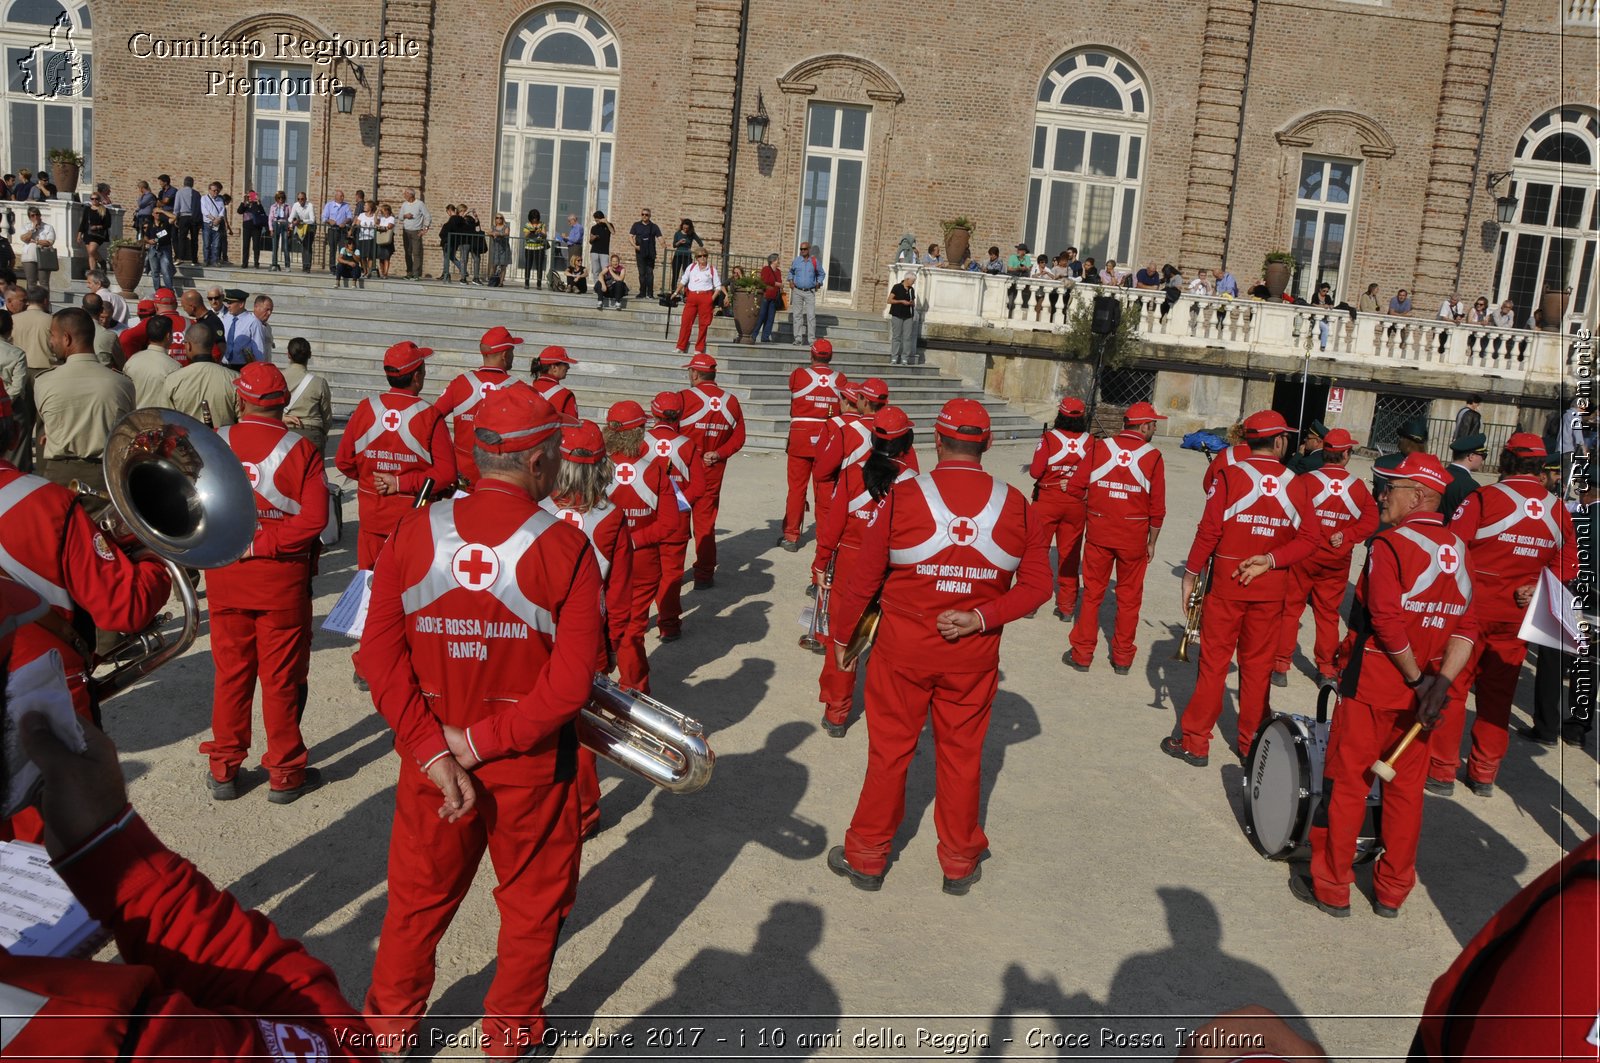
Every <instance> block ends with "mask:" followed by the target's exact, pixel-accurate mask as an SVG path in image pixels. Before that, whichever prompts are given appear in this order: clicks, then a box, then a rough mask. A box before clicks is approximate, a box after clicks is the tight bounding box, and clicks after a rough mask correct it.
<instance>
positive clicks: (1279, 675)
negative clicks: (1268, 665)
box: [1272, 672, 1289, 687]
mask: <svg viewBox="0 0 1600 1063" xmlns="http://www.w3.org/2000/svg"><path fill="white" fill-rule="evenodd" d="M1272 685H1273V686H1275V687H1286V686H1288V685H1289V673H1288V672H1273V673H1272Z"/></svg>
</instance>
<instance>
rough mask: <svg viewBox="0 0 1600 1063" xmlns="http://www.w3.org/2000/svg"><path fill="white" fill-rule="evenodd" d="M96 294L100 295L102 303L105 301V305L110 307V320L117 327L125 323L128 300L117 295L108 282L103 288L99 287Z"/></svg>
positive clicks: (126, 321) (126, 320)
mask: <svg viewBox="0 0 1600 1063" xmlns="http://www.w3.org/2000/svg"><path fill="white" fill-rule="evenodd" d="M96 294H98V295H99V296H100V301H101V302H102V303H105V304H106V305H107V306H109V307H111V320H112V321H114V322H116V324H117V326H118V327H119V328H121V327H122V326H125V325H127V323H128V301H127V300H126V299H124V298H123V297H122V296H120V295H118V294H117V293H116V292H114V291H112V290H111V286H110V285H109V284H108V285H106V286H105V287H104V288H101V289H100V291H99V292H97V293H96Z"/></svg>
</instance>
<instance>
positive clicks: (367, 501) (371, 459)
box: [334, 390, 456, 569]
mask: <svg viewBox="0 0 1600 1063" xmlns="http://www.w3.org/2000/svg"><path fill="white" fill-rule="evenodd" d="M334 465H335V466H337V467H338V469H339V471H340V472H342V473H344V474H345V475H346V476H348V477H350V478H351V479H352V480H354V481H356V500H357V501H358V503H359V505H358V507H357V510H356V512H357V513H358V514H359V515H360V518H361V535H360V538H359V539H358V540H357V543H356V567H358V568H361V569H370V568H372V563H373V562H374V561H376V560H377V559H378V551H379V550H382V549H383V542H384V540H385V539H387V538H388V537H389V534H390V533H391V532H393V531H394V530H395V528H396V527H397V526H398V525H399V523H400V518H401V517H403V516H405V515H406V514H407V513H409V512H410V511H411V509H412V507H413V506H414V505H415V504H416V495H417V492H418V491H420V490H422V485H423V484H424V483H425V482H426V481H428V480H432V481H433V486H434V488H435V490H439V491H443V490H444V489H445V488H447V487H449V486H450V485H451V484H453V483H455V482H456V456H455V448H454V447H452V446H451V444H450V433H449V431H448V430H446V428H445V425H444V418H443V417H442V416H440V414H439V411H438V410H436V409H434V407H433V405H432V404H431V403H429V402H428V401H427V400H426V399H422V398H419V397H418V396H416V395H413V394H411V393H410V392H409V391H399V390H390V391H386V392H384V393H383V394H382V395H379V396H378V397H376V398H371V399H364V400H362V402H361V404H360V405H358V406H357V407H356V408H355V412H354V413H352V414H351V415H350V421H349V423H348V424H346V425H345V428H344V435H343V436H342V437H341V438H340V440H339V453H338V455H337V456H336V457H335V458H334ZM380 472H384V473H394V474H396V475H397V476H398V477H399V482H400V492H399V494H393V495H380V494H378V492H377V489H376V488H375V487H374V486H373V485H374V483H375V481H374V479H373V476H374V474H376V473H380Z"/></svg>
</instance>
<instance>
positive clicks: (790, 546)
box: [783, 539, 800, 554]
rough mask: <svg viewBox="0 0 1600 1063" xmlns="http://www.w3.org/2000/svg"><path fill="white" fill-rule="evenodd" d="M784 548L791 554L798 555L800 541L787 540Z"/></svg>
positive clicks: (784, 542)
mask: <svg viewBox="0 0 1600 1063" xmlns="http://www.w3.org/2000/svg"><path fill="white" fill-rule="evenodd" d="M783 548H784V549H785V550H787V551H789V552H790V553H791V554H798V553H799V552H800V541H799V540H798V539H785V540H784V541H783Z"/></svg>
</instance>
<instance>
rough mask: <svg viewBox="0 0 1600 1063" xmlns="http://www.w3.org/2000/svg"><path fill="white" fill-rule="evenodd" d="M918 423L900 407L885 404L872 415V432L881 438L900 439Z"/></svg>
mask: <svg viewBox="0 0 1600 1063" xmlns="http://www.w3.org/2000/svg"><path fill="white" fill-rule="evenodd" d="M916 423H917V422H915V421H913V420H912V419H911V418H909V417H907V416H906V411H904V410H902V409H901V408H900V407H898V406H885V407H884V408H883V409H881V410H879V411H878V412H877V413H875V414H873V415H872V434H873V435H874V436H876V437H877V438H879V439H899V438H900V437H901V436H903V435H905V434H906V433H907V432H909V431H911V429H912V428H914V427H916Z"/></svg>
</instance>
